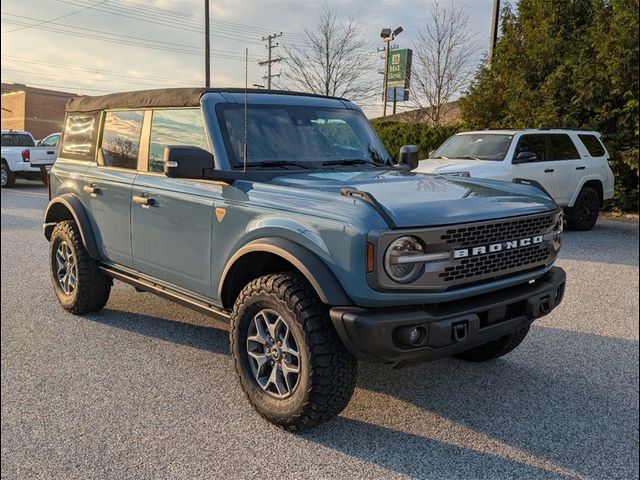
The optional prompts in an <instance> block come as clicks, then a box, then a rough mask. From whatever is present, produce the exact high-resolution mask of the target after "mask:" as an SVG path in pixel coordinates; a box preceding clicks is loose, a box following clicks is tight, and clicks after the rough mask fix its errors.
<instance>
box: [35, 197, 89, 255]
mask: <svg viewBox="0 0 640 480" xmlns="http://www.w3.org/2000/svg"><path fill="white" fill-rule="evenodd" d="M60 208H64V209H66V210H67V211H68V212H69V213H70V214H71V216H72V217H73V220H74V221H75V222H76V225H77V226H78V230H80V237H81V238H82V243H83V244H84V248H86V249H87V252H88V253H89V255H90V256H91V258H93V259H95V260H100V252H99V250H98V245H97V243H96V239H95V236H94V234H93V229H92V228H91V222H90V221H89V216H88V215H87V212H86V210H85V208H84V207H83V206H82V202H81V201H80V199H79V198H78V197H76V196H75V195H72V194H70V193H65V194H64V195H60V196H59V197H56V198H54V199H53V200H51V201H50V202H49V205H47V211H46V212H45V214H44V224H43V225H42V231H43V233H44V236H45V238H46V239H47V240H50V239H51V233H52V232H53V228H54V227H55V224H56V223H58V222H60V221H64V220H68V218H62V217H60V210H59V209H60Z"/></svg>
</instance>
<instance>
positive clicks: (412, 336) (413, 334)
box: [396, 326, 427, 347]
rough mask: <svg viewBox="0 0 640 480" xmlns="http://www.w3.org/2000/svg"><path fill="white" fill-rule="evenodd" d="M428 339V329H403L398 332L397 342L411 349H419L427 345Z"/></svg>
mask: <svg viewBox="0 0 640 480" xmlns="http://www.w3.org/2000/svg"><path fill="white" fill-rule="evenodd" d="M426 339H427V329H426V328H424V327H422V326H418V327H403V328H401V329H399V330H397V333H396V340H397V341H399V342H400V343H402V344H403V345H407V346H410V347H417V346H420V345H422V344H424V343H425V340H426Z"/></svg>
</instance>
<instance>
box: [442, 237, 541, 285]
mask: <svg viewBox="0 0 640 480" xmlns="http://www.w3.org/2000/svg"><path fill="white" fill-rule="evenodd" d="M548 256H549V247H548V245H547V244H540V245H532V246H529V247H523V248H520V249H518V250H508V251H506V252H497V253H490V254H487V255H482V256H479V257H470V258H463V259H461V260H459V264H458V265H456V266H450V267H445V269H444V271H443V272H442V273H440V274H439V277H440V278H442V279H443V280H444V281H445V282H455V281H458V282H459V281H463V280H473V279H474V278H476V277H481V276H487V275H500V274H501V272H506V271H509V270H513V269H517V270H527V269H528V268H529V267H531V266H532V265H537V264H540V262H544V261H545V260H546V259H547V257H548Z"/></svg>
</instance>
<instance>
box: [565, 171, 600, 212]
mask: <svg viewBox="0 0 640 480" xmlns="http://www.w3.org/2000/svg"><path fill="white" fill-rule="evenodd" d="M589 182H598V183H599V184H600V188H601V189H602V193H603V194H604V180H603V178H602V176H600V175H589V176H587V177H584V178H582V179H581V180H580V183H579V184H578V188H576V189H575V191H574V192H573V195H572V196H571V198H570V199H569V208H573V207H574V206H575V204H576V200H577V199H578V195H580V192H581V191H582V189H583V188H584V186H585V185H586V184H587V183H589ZM602 197H603V198H601V199H600V203H603V202H604V195H602Z"/></svg>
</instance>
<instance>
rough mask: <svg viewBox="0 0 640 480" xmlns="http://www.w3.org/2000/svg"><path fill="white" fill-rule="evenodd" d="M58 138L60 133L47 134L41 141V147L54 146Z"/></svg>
mask: <svg viewBox="0 0 640 480" xmlns="http://www.w3.org/2000/svg"><path fill="white" fill-rule="evenodd" d="M58 140H60V135H49V136H48V137H47V138H45V139H44V140H43V141H42V146H43V147H55V146H56V145H58Z"/></svg>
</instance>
